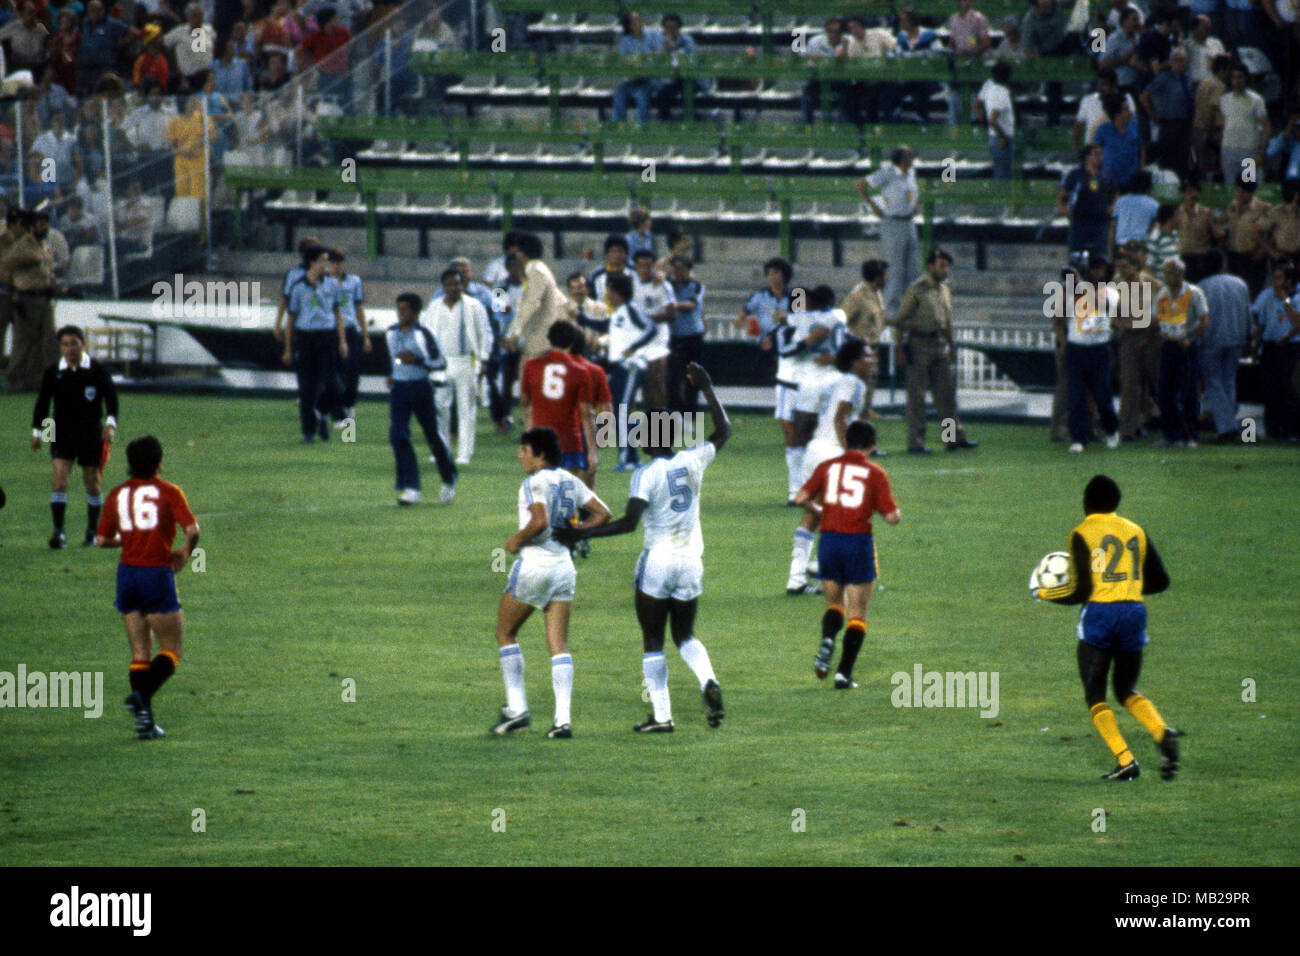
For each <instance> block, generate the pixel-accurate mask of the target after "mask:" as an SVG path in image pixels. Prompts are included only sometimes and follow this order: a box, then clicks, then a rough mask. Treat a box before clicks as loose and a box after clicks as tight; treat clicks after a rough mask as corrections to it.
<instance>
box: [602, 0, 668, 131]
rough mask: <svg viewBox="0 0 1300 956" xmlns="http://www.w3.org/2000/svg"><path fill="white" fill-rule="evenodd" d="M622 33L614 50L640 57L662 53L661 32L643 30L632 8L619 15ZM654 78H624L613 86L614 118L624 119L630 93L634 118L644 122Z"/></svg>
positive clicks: (648, 115) (662, 40)
mask: <svg viewBox="0 0 1300 956" xmlns="http://www.w3.org/2000/svg"><path fill="white" fill-rule="evenodd" d="M622 23H623V36H622V37H620V38H619V41H618V52H619V54H620V55H622V56H626V57H640V56H645V55H647V54H651V53H662V52H663V48H664V35H663V34H662V33H660V32H659V31H658V30H647V29H646V26H645V20H643V19H642V18H641V14H639V13H637V12H636V11H635V10H633V11H631V12H629V13H625V14H623V16H622ZM655 88H656V86H655V80H654V79H653V78H651V77H634V78H632V79H629V80H624V81H623V82H622V83H620V84H619V85H618V86H617V87H615V88H614V122H616V123H625V122H627V101H628V97H631V98H632V99H634V100H635V101H636V121H637V122H638V123H644V122H645V121H646V120H647V119H649V118H650V97H651V96H652V95H653V94H654V92H655Z"/></svg>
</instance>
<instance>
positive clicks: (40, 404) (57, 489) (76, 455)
mask: <svg viewBox="0 0 1300 956" xmlns="http://www.w3.org/2000/svg"><path fill="white" fill-rule="evenodd" d="M58 339H59V351H60V352H62V353H63V358H62V359H60V360H59V361H58V363H56V364H54V365H51V366H50V367H49V368H47V369H46V370H45V374H44V375H43V376H42V377H41V390H40V393H39V394H38V395H37V396H36V408H35V409H33V411H32V451H40V448H41V442H42V441H43V440H45V439H47V438H48V439H49V442H50V455H51V457H52V458H53V459H54V490H53V491H52V492H51V493H50V513H51V514H52V515H53V516H54V534H52V535H51V536H50V547H51V548H62V547H63V546H64V545H66V544H67V543H68V538H67V535H65V534H64V533H63V514H64V512H65V511H66V510H67V508H68V477H69V476H70V475H71V473H72V464H73V462H76V463H77V464H79V465H81V475H82V479H83V480H84V481H85V484H86V536H85V538H83V539H82V542H81V543H82V544H83V545H93V544H94V543H95V529H96V528H98V527H99V511H100V508H101V507H102V505H103V503H104V498H103V495H102V493H101V491H100V478H101V477H102V475H103V467H104V464H105V462H106V460H107V456H108V446H109V445H110V444H112V442H113V435H114V434H115V433H116V431H117V389H116V388H114V387H113V379H112V377H111V376H110V375H109V374H108V369H106V368H105V367H104V366H103V365H101V364H100V363H98V362H96V361H95V360H94V359H92V358H91V357H90V355H89V354H87V352H86V333H85V332H83V331H82V330H81V329H79V328H77V326H75V325H65V326H64V327H63V328H61V329H59V333H58ZM51 401H53V402H54V418H53V419H52V420H51V419H50V402H51ZM105 409H107V411H108V418H107V419H105V420H104V422H103V424H102V425H101V423H100V419H101V418H103V414H104V411H105ZM47 425H48V426H50V427H49V428H48V429H47Z"/></svg>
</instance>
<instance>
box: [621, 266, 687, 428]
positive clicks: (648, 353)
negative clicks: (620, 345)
mask: <svg viewBox="0 0 1300 956" xmlns="http://www.w3.org/2000/svg"><path fill="white" fill-rule="evenodd" d="M632 301H633V302H634V303H635V304H636V307H637V308H638V309H640V310H641V313H642V314H643V315H645V316H646V317H647V318H649V319H650V320H651V321H652V322H654V323H655V335H654V338H653V339H651V340H650V342H649V343H648V344H647V345H644V346H642V347H641V349H640V350H639V351H638V352H637V354H636V356H635V358H634V361H635V362H636V363H637V364H638V365H639V366H641V367H642V368H644V369H645V379H644V385H643V389H644V391H643V394H642V397H643V398H644V400H645V406H646V409H647V410H656V409H664V408H667V407H668V352H669V349H668V343H669V340H670V338H671V331H672V326H671V323H672V320H673V319H675V318H677V309H676V308H675V307H674V306H673V302H674V299H673V293H672V290H671V289H670V288H668V283H667V282H665V281H664V280H663V276H662V275H657V274H656V273H655V260H654V253H652V252H650V250H648V249H639V250H637V253H636V255H635V256H634V257H633V259H632Z"/></svg>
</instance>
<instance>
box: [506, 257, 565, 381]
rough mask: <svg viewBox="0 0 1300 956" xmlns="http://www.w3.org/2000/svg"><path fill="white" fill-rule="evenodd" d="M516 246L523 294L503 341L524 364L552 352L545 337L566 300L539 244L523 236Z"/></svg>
mask: <svg viewBox="0 0 1300 956" xmlns="http://www.w3.org/2000/svg"><path fill="white" fill-rule="evenodd" d="M518 243H519V244H518V246H517V247H516V249H515V255H516V256H518V257H519V261H520V262H522V263H523V265H524V294H523V297H522V298H521V299H520V300H519V307H518V308H516V309H515V319H514V321H513V322H512V323H510V328H509V329H508V330H507V334H506V340H505V341H506V347H507V348H509V349H510V350H511V351H515V350H518V351H519V353H520V355H521V356H522V357H523V361H525V362H526V361H528V360H529V359H530V358H533V357H535V356H538V355H545V354H546V353H547V352H549V351H550V350H551V345H550V342H549V341H548V340H547V338H546V333H547V331H548V330H549V329H550V327H551V326H552V325H553V324H554V323H556V322H558V321H560V320H561V319H563V318H564V317H565V310H564V301H565V298H564V293H563V292H562V291H561V290H560V287H559V286H558V285H557V284H556V282H555V276H554V275H553V274H552V273H551V270H550V269H549V268H548V267H547V265H546V263H544V262H542V240H541V239H539V238H537V236H536V235H534V234H533V233H531V232H526V233H522V234H521V235H520V236H519V239H518Z"/></svg>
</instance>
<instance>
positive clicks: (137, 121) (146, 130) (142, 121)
mask: <svg viewBox="0 0 1300 956" xmlns="http://www.w3.org/2000/svg"><path fill="white" fill-rule="evenodd" d="M175 118H176V111H175V110H174V109H173V108H172V106H171V103H170V102H168V101H167V100H165V99H164V98H163V95H162V89H161V88H160V87H159V86H158V84H157V82H156V81H154V80H152V79H150V80H148V81H147V82H146V84H145V101H144V102H143V103H141V104H140V105H139V106H137V107H136V108H135V109H133V110H132V111H131V112H130V113H128V114H127V116H126V118H125V119H124V120H123V121H122V124H121V127H120V129H121V130H122V132H124V133H125V134H126V137H127V139H128V140H129V141H130V143H131V146H132V147H133V148H134V149H135V151H136V161H137V172H136V175H137V176H139V178H140V179H141V183H142V185H144V186H146V187H147V188H148V189H150V190H153V189H156V188H158V187H164V189H165V191H166V192H167V193H168V194H169V195H170V193H171V182H170V180H171V173H172V170H171V148H170V142H169V141H168V139H167V128H168V126H170V125H171V121H172V120H173V119H175Z"/></svg>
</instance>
